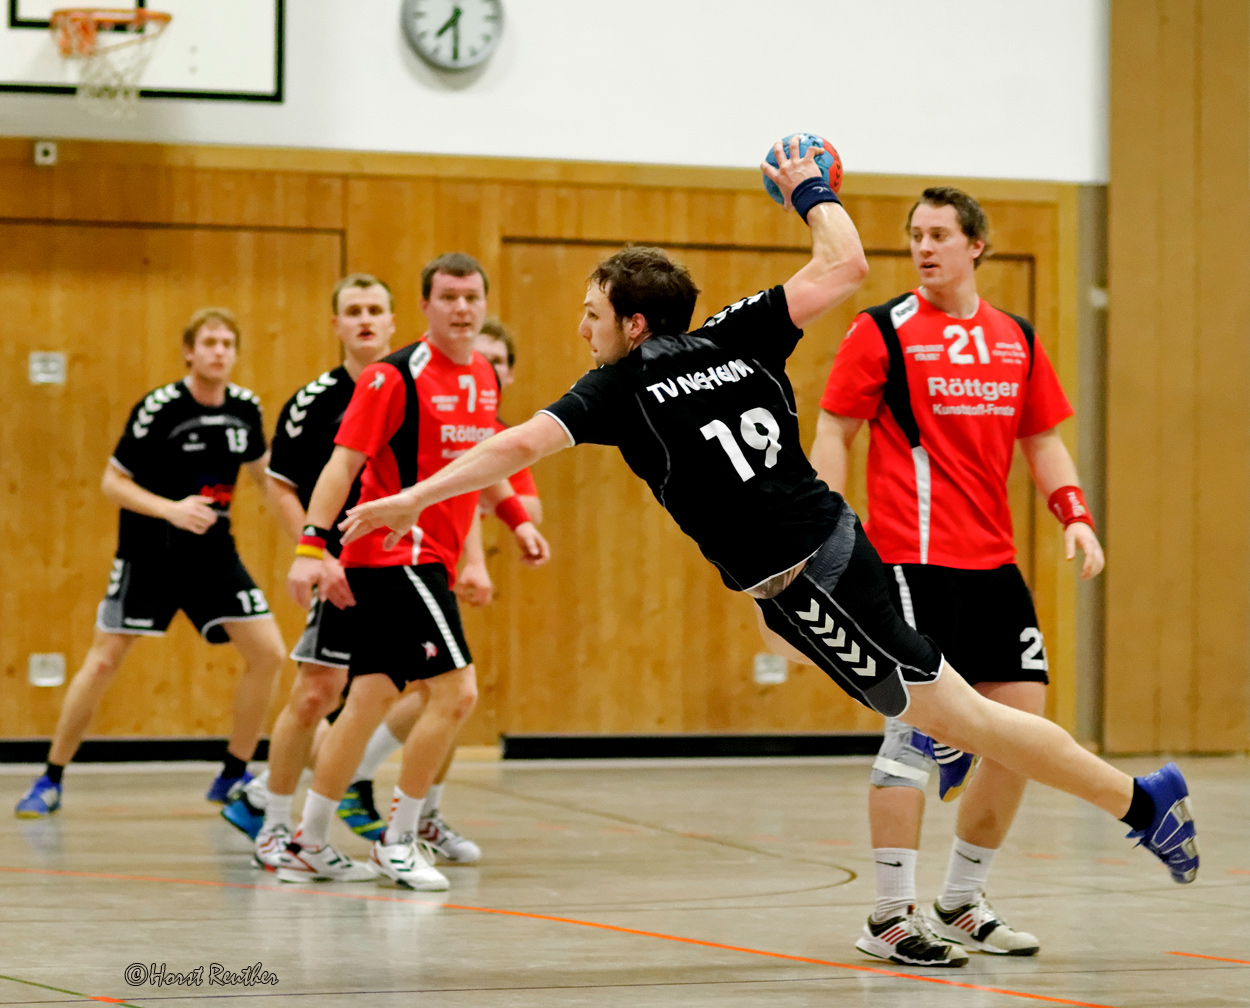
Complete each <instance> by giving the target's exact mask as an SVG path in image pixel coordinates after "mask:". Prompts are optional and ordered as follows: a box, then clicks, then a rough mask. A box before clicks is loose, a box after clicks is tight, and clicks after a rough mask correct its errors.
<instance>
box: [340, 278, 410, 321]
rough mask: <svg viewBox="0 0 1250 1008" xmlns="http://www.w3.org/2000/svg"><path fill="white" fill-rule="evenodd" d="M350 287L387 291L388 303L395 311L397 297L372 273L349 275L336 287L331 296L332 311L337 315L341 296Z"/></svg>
mask: <svg viewBox="0 0 1250 1008" xmlns="http://www.w3.org/2000/svg"><path fill="white" fill-rule="evenodd" d="M348 287H360V288H368V287H381V288H382V289H383V290H384V291H386V301H387V304H389V305H390V308H391V311H394V310H395V295H394V294H392V293H391V289H390V287H388V286H387V285H386V284H384V283H383V282H382V281H381V280H379V279H378V278H377V277H375V276H374V275H373V274H372V273H348V274H347V276H345V277H343V279H342V280H340V281H339V282H338V283H336V284H335V285H334V290H333V291H332V292H331V294H330V311H331V312H333V313H334V314H335V315H337V314H338V313H339V295H340V294H342V293H343V291H345V290H347V288H348Z"/></svg>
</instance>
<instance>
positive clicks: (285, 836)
mask: <svg viewBox="0 0 1250 1008" xmlns="http://www.w3.org/2000/svg"><path fill="white" fill-rule="evenodd" d="M290 842H291V831H290V829H288V828H287V827H286V826H284V825H283V824H282V823H278V825H277V826H275V827H274V828H273V829H266V828H265V827H264V826H262V827H261V828H260V832H259V833H257V834H256V841H255V846H254V847H253V848H252V864H253V865H254V866H255V867H257V868H263V869H264V870H265V871H277V870H278V869H279V868H281V867H282V865H283V864H284V862H283V860H282V858H283V856H284V855H285V854H286V845H287V844H289V843H290Z"/></svg>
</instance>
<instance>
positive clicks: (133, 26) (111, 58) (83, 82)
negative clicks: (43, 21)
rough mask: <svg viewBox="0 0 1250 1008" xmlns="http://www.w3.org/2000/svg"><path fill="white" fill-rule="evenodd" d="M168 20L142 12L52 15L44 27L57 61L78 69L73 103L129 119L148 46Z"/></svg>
mask: <svg viewBox="0 0 1250 1008" xmlns="http://www.w3.org/2000/svg"><path fill="white" fill-rule="evenodd" d="M171 20H172V17H171V15H169V14H167V13H165V12H164V11H153V10H147V9H146V8H143V7H137V8H134V9H126V10H116V9H105V8H100V7H74V8H65V9H63V10H57V11H53V12H52V17H51V19H50V22H49V23H50V27H51V28H52V33H53V35H54V36H55V37H56V44H57V48H59V49H60V50H61V55H62V56H64V57H65V58H67V59H74V60H78V61H79V62H80V64H81V70H80V72H79V76H78V100H79V101H81V102H82V103H83V104H84V105H85V106H87V107H88V108H89V109H90V110H91V111H92V112H95V113H97V114H99V115H104V116H109V117H112V118H121V117H123V116H128V115H133V114H134V111H135V108H136V106H137V103H138V100H139V79H140V78H141V77H142V76H143V71H144V68H145V67H147V65H148V61H149V60H150V59H151V58H152V53H153V51H154V43H155V42H156V40H157V39H158V38H160V36H161V33H162V32H163V31H164V30H165V29H166V27H168V25H169V22H170V21H171Z"/></svg>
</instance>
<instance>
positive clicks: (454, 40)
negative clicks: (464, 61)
mask: <svg viewBox="0 0 1250 1008" xmlns="http://www.w3.org/2000/svg"><path fill="white" fill-rule="evenodd" d="M449 30H450V31H451V58H452V60H453V61H457V62H458V61H459V59H460V8H459V7H458V6H457V7H455V8H453V9H452V12H451V17H449V18H448V19H447V20H446V22H445V23H444V24H443V27H441V28H440V29H439V30H438V31H436V32H435V33H434V37H435V38H439V37H440V36H442V34H443V32H445V31H449Z"/></svg>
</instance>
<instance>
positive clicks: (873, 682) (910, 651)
mask: <svg viewBox="0 0 1250 1008" xmlns="http://www.w3.org/2000/svg"><path fill="white" fill-rule="evenodd" d="M756 603H757V604H758V605H759V607H760V609H761V610H762V611H763V613H764V622H765V623H766V624H767V625H768V627H769V629H770V630H772V631H773V632H774V633H776V634H778V635H779V636H781V637H782V638H784V639H785V640H786V641H787V642H788V643H790V644H791V645H793V646H794V647H795V648H797V649H798V650H799V651H801V652H802V653H803V654H805V655H806V656H807V657H808V658H809V659H811V661H812V662H814V663H815V665H816V666H817V667H818V668H820V669H822V670H823V671H824V672H825V674H826V675H828V676H829V677H830V678H831V679H832V680H833V681H834V682H836V683H837V684H838V685H839V686H840V687H842V689H843V690H845V691H846V692H847V693H848V694H850V696H852V697H854V698H855V699H856V700H858V701H859V702H860V703H862V704H864V705H865V706H867V707H871V708H872V709H873V710H875V711H877V712H878V713H880V714H884V715H886V716H887V717H898V716H899V715H900V714H902V713H903V712H904V711H905V710H906V709H907V705H908V703H909V702H910V698H909V697H908V694H907V686H908V684H909V683H910V684H920V683H931V682H933V681H935V680H936V679H937V677H938V675H939V674H940V673H941V671H942V652H941V651H940V650H938V647H937V645H936V644H935V643H934V642H933V641H932V640H930V639H929V638H928V637H925V636H924V635H922V634H920V633H917V632H916V631H915V630H913V629H912V628H911V627H910V626H908V625H907V623H906V622H904V620H903V617H902V616H901V615H900V613H899V610H898V609H897V608H896V607H895V604H894V600H893V599H892V598H891V597H890V581H889V579H888V578H887V577H886V568H885V566H884V564H882V563H881V558H880V557H879V556H878V555H877V551H876V550H875V549H873V546H872V543H870V542H869V541H868V537H867V536H866V535H864V530H863V528H862V527H861V526H860V523H859V519H858V518H857V517H856V516H855V512H854V511H852V510H851V508H850V506H849V505H848V506H845V507H844V509H843V511H842V514H841V515H839V517H838V521H837V524H836V525H835V526H834V529H833V532H832V533H831V534H830V536H829V538H828V539H826V540H825V543H824V545H823V546H821V547H820V549H818V550H817V551H816V552H815V554H813V556H812V558H811V559H810V560H808V561H807V565H806V566H805V567H804V568H803V570H802V571H801V572H800V573H799V575H798V576H797V577H796V578H795V579H794V580H793V581H792V582H791V583H790V584H789V585H788V586H787V587H786V588H785V590H784V591H782V592H781V593H780V594H778V595H776V596H774V597H773V598H770V599H756Z"/></svg>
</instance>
